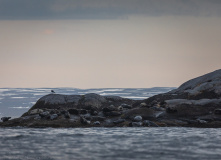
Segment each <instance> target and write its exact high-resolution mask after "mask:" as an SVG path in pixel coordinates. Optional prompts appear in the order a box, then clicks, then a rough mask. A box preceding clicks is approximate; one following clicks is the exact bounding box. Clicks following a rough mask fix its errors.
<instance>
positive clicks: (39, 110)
mask: <svg viewBox="0 0 221 160" xmlns="http://www.w3.org/2000/svg"><path fill="white" fill-rule="evenodd" d="M42 112H44V111H43V110H42V109H38V108H37V109H33V110H31V111H30V112H29V114H30V115H35V114H39V113H42Z"/></svg>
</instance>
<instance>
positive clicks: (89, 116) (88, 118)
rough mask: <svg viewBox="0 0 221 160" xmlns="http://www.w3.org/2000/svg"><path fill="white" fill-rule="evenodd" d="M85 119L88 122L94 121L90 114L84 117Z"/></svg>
mask: <svg viewBox="0 0 221 160" xmlns="http://www.w3.org/2000/svg"><path fill="white" fill-rule="evenodd" d="M83 117H84V118H85V119H86V120H91V119H92V117H91V115H90V114H86V115H84V116H83Z"/></svg>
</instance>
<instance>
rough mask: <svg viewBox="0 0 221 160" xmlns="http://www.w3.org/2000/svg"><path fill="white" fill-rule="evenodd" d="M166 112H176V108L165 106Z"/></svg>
mask: <svg viewBox="0 0 221 160" xmlns="http://www.w3.org/2000/svg"><path fill="white" fill-rule="evenodd" d="M166 112H167V113H177V109H176V108H173V107H167V109H166Z"/></svg>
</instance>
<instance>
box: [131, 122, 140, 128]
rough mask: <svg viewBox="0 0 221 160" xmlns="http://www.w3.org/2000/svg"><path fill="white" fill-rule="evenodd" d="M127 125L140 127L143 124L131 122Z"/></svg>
mask: <svg viewBox="0 0 221 160" xmlns="http://www.w3.org/2000/svg"><path fill="white" fill-rule="evenodd" d="M129 125H130V126H131V127H142V125H143V123H142V122H131V123H130V124H129Z"/></svg>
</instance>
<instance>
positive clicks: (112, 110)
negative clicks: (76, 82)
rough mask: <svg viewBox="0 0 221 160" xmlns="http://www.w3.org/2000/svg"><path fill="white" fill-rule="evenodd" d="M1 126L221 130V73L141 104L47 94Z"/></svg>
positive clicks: (94, 95)
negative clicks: (215, 128) (195, 128)
mask: <svg viewBox="0 0 221 160" xmlns="http://www.w3.org/2000/svg"><path fill="white" fill-rule="evenodd" d="M6 118H7V117H6ZM0 126H2V127H4V126H5V127H8V126H25V127H93V126H97V127H98V126H103V127H114V126H115V127H116V126H117V127H122V126H125V127H127V126H132V127H141V126H149V127H151V126H153V127H156V126H186V127H221V70H217V71H214V72H212V73H208V74H206V75H203V76H200V77H197V78H194V79H192V80H189V81H187V82H185V83H184V84H182V85H181V86H180V87H179V88H177V89H175V90H172V91H170V92H168V93H164V94H159V95H156V96H153V97H150V98H148V99H145V100H142V101H138V100H130V99H125V98H121V97H117V96H100V95H97V94H93V93H91V94H86V95H59V94H50V95H46V96H44V97H42V98H40V99H39V100H38V101H37V102H36V104H35V105H34V106H33V107H32V108H31V109H30V110H29V111H28V112H26V113H24V114H23V116H22V117H20V118H17V119H13V120H9V121H5V122H2V123H0Z"/></svg>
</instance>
